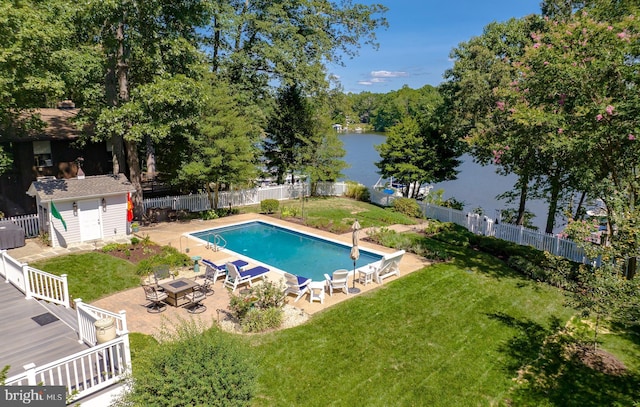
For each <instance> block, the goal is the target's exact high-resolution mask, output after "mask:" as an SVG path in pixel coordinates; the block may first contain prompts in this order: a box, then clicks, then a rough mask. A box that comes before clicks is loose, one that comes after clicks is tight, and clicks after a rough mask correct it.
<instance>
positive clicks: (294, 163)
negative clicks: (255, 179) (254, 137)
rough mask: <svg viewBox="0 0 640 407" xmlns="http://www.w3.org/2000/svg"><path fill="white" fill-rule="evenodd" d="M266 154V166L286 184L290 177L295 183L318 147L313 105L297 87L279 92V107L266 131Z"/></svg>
mask: <svg viewBox="0 0 640 407" xmlns="http://www.w3.org/2000/svg"><path fill="white" fill-rule="evenodd" d="M265 133H266V136H265V139H264V141H263V151H264V156H265V159H266V163H265V164H266V167H267V170H268V171H269V172H271V173H272V174H274V175H275V176H276V182H277V183H278V184H283V183H284V181H285V177H287V175H290V176H291V184H294V183H295V171H300V170H302V169H303V167H304V163H305V162H306V160H307V159H308V157H310V155H311V151H312V150H313V149H314V148H315V147H316V145H315V144H314V143H313V141H314V138H313V135H314V123H313V112H312V110H311V105H310V104H309V102H308V101H307V100H306V98H305V97H304V96H302V93H301V90H300V88H299V87H297V86H296V85H292V86H286V87H284V88H282V89H280V91H279V92H278V95H277V97H276V106H275V108H274V111H273V113H272V115H271V116H270V118H269V120H268V123H267V125H266V128H265Z"/></svg>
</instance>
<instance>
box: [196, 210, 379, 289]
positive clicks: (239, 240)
mask: <svg viewBox="0 0 640 407" xmlns="http://www.w3.org/2000/svg"><path fill="white" fill-rule="evenodd" d="M214 234H218V235H220V236H222V238H223V239H224V240H225V241H226V242H227V245H226V250H230V251H232V252H235V253H237V254H240V255H242V256H246V257H249V258H251V259H254V260H257V261H259V262H262V263H265V264H266V265H267V266H271V267H275V268H277V269H280V270H282V271H287V272H289V273H292V274H297V275H300V276H305V277H308V278H311V279H312V280H314V281H322V280H324V273H327V274H331V273H332V272H333V271H334V270H337V269H347V270H353V260H351V258H350V257H349V254H350V252H351V246H348V245H345V244H341V243H339V242H334V241H331V240H327V239H323V238H320V237H317V236H313V235H309V234H306V233H301V232H298V231H295V230H292V229H287V228H283V227H280V226H276V225H273V224H270V223H266V222H260V221H253V222H246V223H238V224H235V225H231V226H225V227H221V228H214V229H208V230H203V231H199V232H194V233H191V234H190V235H191V236H193V237H195V238H198V239H201V240H203V241H205V242H209V243H213V242H212V241H213V236H214ZM381 258H382V255H381V254H377V253H374V252H371V251H368V250H363V249H362V248H360V258H359V259H358V261H357V262H356V268H358V267H362V266H364V265H366V264H369V263H373V262H376V261H378V260H380V259H381Z"/></svg>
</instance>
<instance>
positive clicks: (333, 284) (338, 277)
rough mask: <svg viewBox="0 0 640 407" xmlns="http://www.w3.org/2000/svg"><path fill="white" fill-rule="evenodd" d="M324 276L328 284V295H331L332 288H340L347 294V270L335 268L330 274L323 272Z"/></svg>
mask: <svg viewBox="0 0 640 407" xmlns="http://www.w3.org/2000/svg"><path fill="white" fill-rule="evenodd" d="M324 278H325V280H327V285H328V286H329V295H331V296H333V290H342V291H344V293H345V294H347V295H349V270H345V269H340V270H336V271H334V272H333V274H332V275H331V276H329V275H328V274H325V275H324Z"/></svg>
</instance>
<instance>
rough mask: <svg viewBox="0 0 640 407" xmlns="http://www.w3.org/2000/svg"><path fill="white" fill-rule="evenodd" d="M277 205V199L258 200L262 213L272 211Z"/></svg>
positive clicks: (275, 209)
mask: <svg viewBox="0 0 640 407" xmlns="http://www.w3.org/2000/svg"><path fill="white" fill-rule="evenodd" d="M279 206H280V202H278V200H277V199H263V200H262V201H260V211H261V212H262V213H274V212H275V211H277V210H278V207H279Z"/></svg>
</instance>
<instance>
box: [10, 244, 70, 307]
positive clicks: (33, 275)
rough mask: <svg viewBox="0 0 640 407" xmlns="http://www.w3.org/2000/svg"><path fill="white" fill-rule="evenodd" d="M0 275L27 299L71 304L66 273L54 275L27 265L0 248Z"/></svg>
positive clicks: (67, 305) (68, 305)
mask: <svg viewBox="0 0 640 407" xmlns="http://www.w3.org/2000/svg"><path fill="white" fill-rule="evenodd" d="M0 275H2V277H4V279H5V281H6V282H7V283H11V284H13V285H14V286H15V287H16V288H17V289H18V290H20V291H22V293H23V294H24V295H25V297H26V298H27V299H29V298H37V299H42V300H46V301H50V302H53V303H55V304H60V305H64V306H65V307H67V308H69V307H70V305H71V304H70V303H69V283H68V282H67V275H66V274H63V275H61V276H56V275H54V274H51V273H47V272H46V271H42V270H38V269H36V268H33V267H29V266H28V265H27V264H26V263H20V262H19V261H18V260H16V259H14V258H13V257H11V256H9V254H8V253H7V251H6V250H0Z"/></svg>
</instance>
